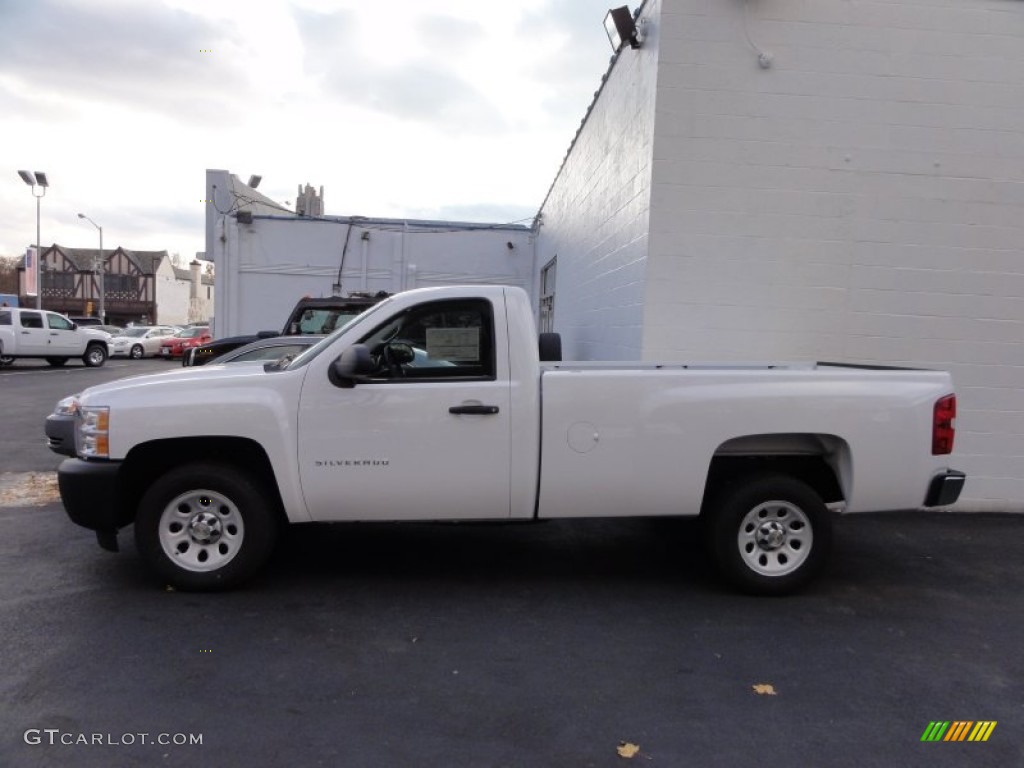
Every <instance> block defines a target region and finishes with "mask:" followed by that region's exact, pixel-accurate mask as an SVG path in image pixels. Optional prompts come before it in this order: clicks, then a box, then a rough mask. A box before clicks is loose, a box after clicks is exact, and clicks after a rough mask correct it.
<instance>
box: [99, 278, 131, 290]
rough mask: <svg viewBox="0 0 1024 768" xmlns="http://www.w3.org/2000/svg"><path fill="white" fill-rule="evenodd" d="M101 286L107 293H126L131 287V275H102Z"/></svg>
mask: <svg viewBox="0 0 1024 768" xmlns="http://www.w3.org/2000/svg"><path fill="white" fill-rule="evenodd" d="M103 287H104V290H105V291H106V292H107V293H128V292H129V291H130V290H131V289H132V278H131V275H104V276H103Z"/></svg>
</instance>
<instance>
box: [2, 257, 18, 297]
mask: <svg viewBox="0 0 1024 768" xmlns="http://www.w3.org/2000/svg"><path fill="white" fill-rule="evenodd" d="M20 262H21V259H20V258H18V257H17V256H0V293H14V294H17V293H18V289H19V286H18V264H19V263H20Z"/></svg>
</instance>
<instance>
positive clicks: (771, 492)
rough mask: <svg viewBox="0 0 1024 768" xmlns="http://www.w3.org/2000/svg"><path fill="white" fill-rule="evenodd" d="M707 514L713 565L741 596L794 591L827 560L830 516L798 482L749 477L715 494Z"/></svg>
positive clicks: (778, 477) (782, 477) (785, 478)
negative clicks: (737, 589) (740, 592)
mask: <svg viewBox="0 0 1024 768" xmlns="http://www.w3.org/2000/svg"><path fill="white" fill-rule="evenodd" d="M705 514H706V515H708V519H707V520H706V521H705V522H706V525H707V533H708V546H709V550H710V552H711V555H712V557H713V559H714V560H715V563H716V564H717V566H718V568H719V569H720V570H721V571H722V573H723V574H724V575H725V576H726V577H727V578H728V579H729V580H730V581H731V582H732V583H733V584H735V585H736V586H737V587H739V588H740V589H742V590H743V591H745V592H749V593H751V594H760V595H781V594H787V593H789V592H794V591H796V590H798V589H800V588H801V587H803V586H805V585H806V584H807V583H808V582H809V581H810V580H811V579H812V578H813V577H814V576H815V575H816V574H817V573H818V571H820V570H821V568H822V566H824V564H825V561H826V560H827V559H828V552H829V549H830V547H831V539H832V519H831V517H830V513H829V511H828V509H827V508H826V507H825V503H824V502H823V501H822V500H821V497H820V496H819V495H818V494H817V493H816V492H815V491H814V489H813V488H811V487H810V486H809V485H807V484H806V483H804V482H802V481H800V480H797V479H796V478H793V477H788V476H786V475H771V474H764V475H753V476H749V477H747V478H744V479H742V480H741V481H740V482H739V484H737V485H736V486H734V487H733V488H730V489H727V490H724V491H723V492H721V493H719V494H718V495H717V496H716V497H715V498H714V499H713V500H712V502H711V505H710V507H709V508H708V509H707V510H706V511H705Z"/></svg>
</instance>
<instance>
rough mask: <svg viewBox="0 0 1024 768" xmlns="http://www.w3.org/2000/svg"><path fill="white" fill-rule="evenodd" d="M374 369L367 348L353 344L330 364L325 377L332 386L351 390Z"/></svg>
mask: <svg viewBox="0 0 1024 768" xmlns="http://www.w3.org/2000/svg"><path fill="white" fill-rule="evenodd" d="M376 369H377V368H376V366H375V365H374V363H373V357H372V356H371V355H370V350H369V348H368V347H367V346H366V345H365V344H353V345H352V346H351V347H349V348H348V349H346V350H345V351H344V352H342V353H341V357H339V358H338V359H337V360H335V361H334V362H333V363H331V367H330V368H328V369H327V377H328V378H329V379H330V380H331V384H333V385H334V386H336V387H341V388H342V389H351V388H352V387H354V386H355V385H356V384H357V383H358V382H360V381H365V380H366V377H367V376H369V375H370V374H371V373H373V372H374V371H375V370H376Z"/></svg>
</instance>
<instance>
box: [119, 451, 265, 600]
mask: <svg viewBox="0 0 1024 768" xmlns="http://www.w3.org/2000/svg"><path fill="white" fill-rule="evenodd" d="M268 497H269V494H268V493H267V489H266V488H264V487H263V486H262V485H261V484H259V483H258V482H257V481H256V480H255V479H253V478H252V477H251V476H250V475H248V474H247V473H245V472H242V471H240V470H238V469H235V468H234V467H231V466H227V465H208V464H188V465H185V466H182V467H178V468H177V469H173V470H171V471H170V472H168V473H167V474H165V475H163V476H162V477H160V478H159V479H158V480H157V481H156V482H155V483H153V485H151V486H150V488H149V490H148V491H146V493H145V495H144V496H143V497H142V501H141V502H140V504H139V509H138V514H137V516H136V519H135V543H136V546H137V547H138V549H139V552H140V553H141V554H142V557H143V558H144V559H145V561H146V563H147V564H148V565H149V566H150V568H151V569H152V570H153V571H155V572H156V574H157V575H159V576H160V577H161V578H162V579H163V580H164V581H165V582H166V583H167V584H170V585H171V586H174V587H176V588H178V589H186V590H200V591H209V590H219V589H227V588H230V587H234V586H236V585H238V584H241V583H242V582H243V581H245V580H246V579H248V578H250V577H251V576H252V575H253V574H254V573H255V572H256V571H257V570H258V569H259V568H260V566H262V565H263V564H264V563H265V562H266V560H267V559H268V558H269V557H270V554H271V552H272V551H273V548H274V542H275V541H276V538H277V527H278V526H277V518H276V516H275V511H274V507H273V505H272V504H271V503H270V502H269V501H268V500H267V499H268Z"/></svg>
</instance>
